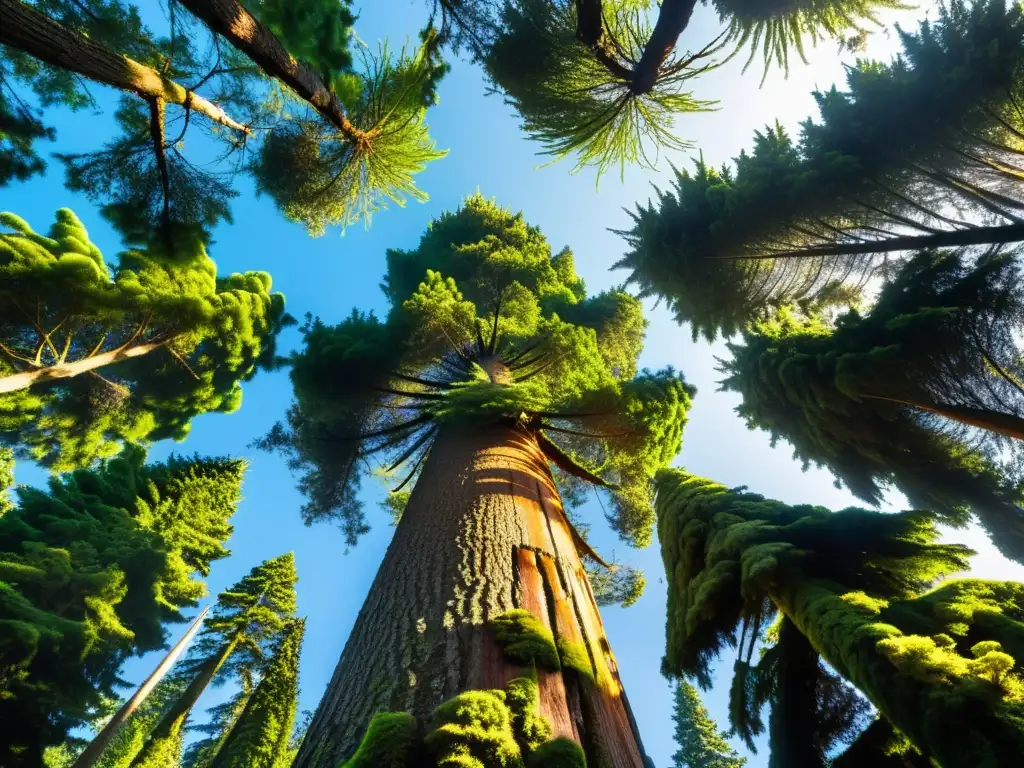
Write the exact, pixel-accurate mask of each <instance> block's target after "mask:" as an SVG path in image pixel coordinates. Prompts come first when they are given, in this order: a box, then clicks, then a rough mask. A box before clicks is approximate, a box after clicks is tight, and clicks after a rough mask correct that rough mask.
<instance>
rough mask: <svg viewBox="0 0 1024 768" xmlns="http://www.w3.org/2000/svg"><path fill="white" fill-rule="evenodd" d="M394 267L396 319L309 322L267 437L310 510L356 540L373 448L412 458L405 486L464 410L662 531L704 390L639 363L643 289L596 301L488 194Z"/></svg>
mask: <svg viewBox="0 0 1024 768" xmlns="http://www.w3.org/2000/svg"><path fill="white" fill-rule="evenodd" d="M387 263H388V269H387V273H386V276H385V279H384V282H383V286H382V287H383V289H384V292H385V294H386V295H387V297H388V299H389V300H390V304H391V307H390V311H389V313H388V316H387V318H386V320H385V321H381V320H378V319H377V318H376V317H374V316H373V315H361V314H359V313H354V314H353V315H351V316H350V317H349V318H347V319H345V320H344V321H342V322H341V323H340V324H338V325H337V326H334V327H330V326H327V325H326V324H324V323H323V322H322V321H320V320H319V319H317V320H313V319H309V321H308V322H307V323H306V325H305V327H304V328H303V332H304V334H305V345H304V348H303V350H302V351H301V352H299V353H297V354H295V355H293V357H292V360H291V362H292V382H293V384H294V387H295V395H296V399H295V402H294V404H293V405H292V407H291V408H290V409H289V412H288V417H287V422H288V423H287V426H286V425H284V424H278V425H277V426H275V427H274V429H273V430H272V431H271V432H270V434H268V435H267V436H266V437H265V438H264V439H263V440H261V441H259V442H258V445H259V446H260V447H262V448H265V449H270V450H281V451H282V452H284V453H285V455H286V456H287V457H288V459H289V463H290V466H291V467H292V468H293V469H294V470H295V471H297V472H298V473H299V474H300V480H299V485H300V488H301V489H302V490H303V491H304V492H305V494H306V499H307V501H306V505H305V506H304V508H303V516H304V518H305V520H306V521H307V522H312V521H316V520H324V519H333V520H337V521H338V522H339V524H340V526H341V528H342V529H343V531H344V532H345V534H346V538H347V540H348V542H349V543H350V544H354V543H355V542H356V540H357V539H358V537H359V535H361V534H362V533H363V532H364V531H365V530H366V520H365V517H364V516H363V512H362V508H361V506H360V504H359V501H358V499H357V491H358V488H359V483H360V478H361V474H362V472H363V469H364V465H365V462H364V461H363V459H366V458H368V457H370V456H374V457H375V458H378V460H380V459H379V457H380V456H384V457H386V458H387V459H388V461H390V462H391V463H390V466H387V468H386V469H385V473H390V472H393V471H395V470H397V469H398V468H399V467H402V466H403V465H404V466H405V467H407V468H408V469H407V472H408V474H407V476H406V478H405V480H403V481H402V482H401V483H400V484H399V488H397V489H396V490H403V489H404V488H405V486H406V484H407V483H408V482H411V481H412V480H413V479H414V478H415V477H416V476H417V472H418V471H419V469H420V467H421V466H422V463H423V461H424V460H425V457H426V455H427V453H428V452H429V450H430V446H431V444H432V440H433V437H434V435H435V434H436V431H437V430H438V429H442V428H446V425H450V424H451V423H452V421H453V419H454V420H457V421H458V422H459V423H460V425H465V424H466V423H467V422H470V423H473V424H478V425H487V424H495V423H505V424H510V423H514V424H517V425H518V426H519V428H521V429H524V430H526V432H527V434H530V435H532V436H533V437H534V438H535V439H537V441H538V446H539V447H541V449H542V450H543V451H544V452H545V454H546V455H547V456H548V457H549V458H550V459H551V461H552V463H553V464H555V466H556V467H557V468H558V470H559V471H560V472H561V473H563V474H564V475H568V476H575V477H577V478H580V479H581V481H585V482H591V483H593V482H597V483H599V484H601V485H603V487H605V488H606V489H607V490H608V492H609V493H610V495H611V501H612V503H611V512H610V515H609V520H610V522H611V525H612V526H613V527H614V528H615V530H617V531H618V532H619V533H620V535H621V536H622V538H623V539H624V540H626V541H627V542H628V543H630V544H633V545H636V546H644V545H645V544H646V543H648V542H649V541H650V536H651V529H652V527H653V521H654V516H653V512H652V510H651V490H650V486H651V480H652V478H653V476H654V473H655V472H656V471H657V470H658V468H660V467H661V466H664V465H666V464H667V463H668V462H669V461H670V460H671V458H672V457H673V456H674V455H675V454H676V453H677V452H678V450H679V448H680V445H681V439H682V429H683V426H684V424H685V422H686V411H687V409H688V408H689V405H690V401H691V398H692V396H693V394H694V389H693V387H691V386H690V385H688V384H687V383H686V382H685V380H684V379H683V377H682V376H681V375H680V374H678V373H677V372H675V371H673V370H671V369H666V370H663V371H659V372H656V373H652V372H650V371H646V370H645V371H641V372H639V373H637V366H636V361H637V358H638V356H639V352H640V347H641V344H642V341H643V333H644V320H643V317H642V313H641V307H640V303H639V301H638V300H637V299H635V298H634V297H632V296H629V295H628V294H626V293H624V292H623V291H621V290H615V291H609V292H606V293H602V294H599V295H597V296H594V297H591V298H588V297H587V295H586V291H585V288H584V285H583V281H582V280H581V279H580V278H579V276H578V275H577V274H576V271H575V268H574V266H573V258H572V254H571V252H569V251H568V249H565V250H563V251H561V252H557V253H552V250H551V248H550V246H549V244H548V243H547V241H546V239H545V238H544V236H543V235H542V234H541V233H540V231H539V230H538V229H537V228H535V227H532V226H530V225H528V224H527V223H526V222H525V221H524V219H523V217H522V215H521V214H512V213H511V212H509V211H508V210H506V209H503V208H500V207H499V206H497V205H496V204H495V203H493V202H491V201H488V200H485V199H484V198H483V197H482V196H480V195H474V196H472V197H470V198H468V199H467V200H466V201H465V203H464V204H463V206H462V207H461V208H460V209H459V210H458V211H456V212H454V213H444V214H442V215H441V216H440V217H439V218H438V219H437V220H435V221H434V222H433V223H432V224H431V226H430V227H429V228H428V230H427V231H426V232H425V233H424V235H423V236H422V238H421V240H420V243H419V246H418V247H417V248H415V249H413V250H409V251H400V250H391V251H388V254H387ZM382 463H383V462H382ZM595 473H598V474H595ZM634 584H635V582H634Z"/></svg>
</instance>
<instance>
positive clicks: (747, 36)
mask: <svg viewBox="0 0 1024 768" xmlns="http://www.w3.org/2000/svg"><path fill="white" fill-rule="evenodd" d="M440 5H441V8H442V18H443V19H444V21H445V22H447V24H448V26H449V27H453V26H454V27H456V28H458V29H459V30H460V31H461V33H462V34H461V36H459V37H458V38H457V41H458V42H465V41H467V40H468V42H469V46H468V47H469V48H470V49H471V50H472V51H473V53H474V55H475V57H476V58H477V59H479V60H480V61H481V62H482V63H483V64H484V67H485V69H486V70H487V74H488V77H489V78H490V80H491V81H492V82H493V83H494V85H495V86H496V87H497V89H498V90H500V91H501V92H503V93H505V95H506V96H507V99H508V102H509V103H510V104H511V105H512V106H513V107H514V108H515V109H516V111H517V112H518V113H519V115H520V117H521V118H522V121H523V128H524V130H525V131H526V132H527V133H528V134H530V135H531V136H532V137H533V138H535V139H537V140H538V141H540V142H541V144H542V145H543V146H544V152H545V153H546V154H550V155H553V156H554V157H555V158H556V159H560V158H563V157H566V156H568V155H571V154H575V155H576V160H577V166H576V168H577V170H578V169H579V168H582V167H584V166H594V167H596V168H597V170H598V173H599V174H600V173H603V172H604V171H606V170H608V169H609V168H612V167H614V166H616V165H618V166H619V167H620V168H623V169H624V167H625V165H626V164H627V163H630V164H636V163H639V164H643V165H648V166H653V164H654V162H655V160H656V159H657V156H658V152H659V150H662V149H683V148H687V147H690V146H692V145H691V144H690V143H689V142H687V141H685V140H683V139H680V138H679V137H678V129H676V128H675V127H674V126H673V122H674V121H675V119H676V118H677V117H679V116H680V115H682V114H686V113H689V112H700V111H707V110H709V109H711V108H712V107H713V105H714V102H711V101H706V100H701V99H697V98H694V96H693V94H692V92H690V91H688V90H685V89H688V88H689V87H690V86H691V81H692V80H694V79H695V78H698V77H699V76H700V75H702V74H704V73H706V72H708V71H709V70H711V69H714V68H715V67H717V66H718V65H719V64H720V63H722V62H723V61H724V60H726V59H728V58H730V57H731V56H732V55H735V53H737V52H739V51H741V50H742V49H744V48H749V49H750V59H749V60H748V64H749V63H750V61H752V60H753V58H754V57H755V56H756V55H757V53H758V51H759V50H760V51H761V52H762V54H763V59H764V64H765V73H767V70H768V67H769V65H770V64H772V63H775V64H777V65H778V66H779V67H781V68H783V69H786V70H788V67H789V60H790V52H791V51H795V52H796V54H797V55H799V56H800V57H801V58H803V56H804V47H805V45H806V44H807V43H811V44H814V43H816V42H817V41H818V40H820V39H824V38H828V37H840V38H841V37H843V36H844V35H852V34H856V33H864V32H865V31H866V30H865V25H870V24H872V23H875V24H877V20H876V16H875V14H876V13H877V12H878V11H879V10H882V9H885V8H902V7H906V6H904V5H903V4H902V3H900V2H899V0H785V1H784V2H775V3H768V4H765V3H754V2H747V1H745V0H716V2H715V3H714V6H715V9H716V10H717V11H718V15H719V17H720V19H721V20H722V23H723V26H724V27H725V28H724V30H723V31H722V33H721V34H720V35H718V36H717V37H716V38H714V39H713V40H711V41H706V40H705V41H700V43H699V45H696V46H693V45H691V46H690V47H689V49H688V50H686V51H685V52H684V51H682V50H679V49H678V39H679V37H680V35H681V34H682V33H683V31H684V30H685V29H686V28H687V27H688V25H689V23H690V18H691V15H692V14H693V10H694V7H695V6H696V0H664V2H661V3H658V4H657V11H655V7H656V4H655V3H653V2H650V0H639V1H638V0H576V1H574V2H570V1H569V0H514V1H513V2H508V3H505V4H504V5H503V6H502V7H501V8H500V10H499V9H497V8H494V7H493V6H492V5H491V4H488V3H480V4H479V5H480V7H479V8H478V7H476V6H477V5H478V4H476V3H470V4H468V5H469V6H472V11H471V12H470V13H468V14H467V13H466V12H465V10H464V7H463V6H464V4H462V3H458V2H452V1H450V0H441V2H440ZM444 12H447V13H444Z"/></svg>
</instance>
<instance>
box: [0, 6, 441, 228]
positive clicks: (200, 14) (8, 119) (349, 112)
mask: <svg viewBox="0 0 1024 768" xmlns="http://www.w3.org/2000/svg"><path fill="white" fill-rule="evenodd" d="M4 3H5V6H4V15H5V18H6V17H10V18H11V19H13V23H11V24H9V25H5V29H4V32H3V34H2V35H0V44H5V45H6V46H7V47H6V48H5V49H2V51H0V52H2V53H4V54H6V55H5V56H3V57H0V82H7V81H11V82H18V83H20V84H21V85H23V86H25V87H31V88H32V89H33V90H34V91H35V92H36V94H37V95H38V97H39V98H40V100H41V102H42V103H43V106H48V105H50V104H55V103H62V104H65V105H67V106H69V107H71V108H81V107H83V106H87V105H92V104H93V101H92V98H91V96H89V95H88V92H87V91H85V90H84V89H83V88H82V87H81V86H80V85H79V83H78V82H77V76H79V75H81V76H84V77H86V78H90V79H92V80H95V81H97V82H101V83H104V84H107V85H112V86H114V87H116V88H119V89H121V90H123V91H125V92H126V93H127V94H131V95H129V96H125V97H124V98H123V99H122V100H121V105H120V107H119V109H118V111H117V114H116V119H117V122H118V124H119V126H120V128H121V134H120V136H117V137H115V138H114V139H113V140H112V141H111V142H110V143H108V144H107V145H106V146H105V147H103V148H102V149H100V150H97V151H93V152H87V153H84V154H79V155H65V156H61V157H60V159H61V160H62V161H63V162H64V164H65V165H66V169H67V181H68V185H69V186H70V187H71V188H72V189H75V190H78V191H83V192H85V193H86V194H87V195H88V196H89V197H90V198H91V199H94V200H97V201H103V202H104V205H103V208H102V210H103V212H104V214H105V215H106V216H107V217H108V218H110V219H111V221H112V222H113V223H114V224H115V226H117V227H118V228H119V229H120V230H121V231H122V232H123V233H124V234H125V235H126V236H127V237H129V238H131V237H134V236H136V235H137V233H138V232H139V230H140V229H143V228H145V227H147V226H152V223H153V222H157V221H159V222H160V223H161V225H162V226H163V227H166V226H167V225H170V224H178V225H180V224H185V225H188V226H190V227H193V228H195V227H198V228H200V229H201V230H202V231H203V234H204V237H208V236H209V232H210V230H211V229H212V227H213V226H215V225H216V224H217V223H218V222H219V221H222V220H228V221H230V217H231V212H230V200H231V198H232V197H234V196H235V194H236V193H235V192H234V190H233V189H232V188H231V186H230V184H229V181H230V179H231V178H233V177H234V176H235V175H236V174H237V173H238V172H239V171H242V170H249V171H252V172H253V173H254V174H255V175H256V177H257V180H258V182H259V184H260V187H261V189H262V190H263V191H266V192H268V193H269V194H270V195H271V196H272V197H273V198H274V199H275V201H276V202H277V203H278V205H279V206H280V207H281V208H282V210H283V211H284V212H285V213H286V215H288V216H289V217H291V218H293V219H296V220H299V221H303V222H305V223H306V224H307V226H308V227H309V229H310V231H311V232H314V233H322V232H323V230H324V228H325V227H326V226H328V225H332V224H338V223H340V224H343V225H344V224H348V223H351V222H353V221H355V220H358V219H360V218H367V219H368V217H369V215H370V213H372V212H373V211H375V210H377V209H379V208H382V207H384V206H385V204H386V203H387V202H388V201H394V202H396V203H398V204H402V203H403V202H404V200H405V198H406V197H407V196H408V197H412V198H414V199H416V200H420V201H422V200H425V199H426V195H425V194H424V193H423V192H422V191H420V190H419V189H417V188H416V186H415V183H414V181H413V175H414V174H416V173H418V172H419V171H421V170H422V169H423V168H424V166H425V165H426V163H428V162H430V161H431V160H434V159H437V158H439V157H442V156H443V155H444V154H445V153H444V152H442V151H438V150H437V149H435V146H434V143H433V142H432V141H431V140H430V138H429V135H428V133H427V127H426V125H425V123H424V116H425V112H426V108H427V107H428V106H430V105H432V104H433V103H434V101H435V96H434V91H435V87H436V83H437V81H438V80H439V79H440V78H441V76H443V74H444V73H445V72H446V71H447V67H446V66H445V65H444V64H443V63H441V62H440V61H439V59H438V57H437V55H436V44H435V43H434V42H433V41H434V38H435V35H434V34H433V33H432V32H431V31H430V30H426V31H424V33H423V45H422V46H420V47H419V49H413V50H412V51H407V50H404V49H403V51H402V52H401V53H399V54H398V55H397V56H395V55H392V54H391V53H390V52H389V51H388V49H387V46H386V45H385V46H383V47H382V48H381V50H380V52H379V54H377V55H372V54H370V53H369V52H368V51H363V52H361V55H360V56H359V57H358V59H359V62H358V63H359V66H358V67H357V66H355V62H353V57H352V53H351V50H350V37H351V34H352V24H353V23H354V16H353V14H352V12H351V10H350V8H349V6H348V3H347V2H345V3H341V2H336V3H330V2H325V1H324V0H303V2H301V3H285V2H282V1H281V0H253V2H251V3H250V4H249V6H250V9H251V10H248V9H246V8H244V7H243V6H242V5H240V4H238V3H236V2H234V1H233V0H232V1H231V2H226V1H225V0H212V1H207V0H195V2H186V3H182V4H181V5H183V6H185V7H186V8H188V9H189V10H190V11H191V12H192V13H193V14H194V16H193V15H190V14H188V13H185V12H183V11H182V9H181V8H180V7H179V5H178V4H177V3H175V4H171V5H169V6H168V7H167V9H166V10H167V16H168V22H169V27H170V29H169V36H168V37H167V38H166V39H165V38H158V37H156V36H154V35H153V34H152V33H151V32H150V31H149V30H148V29H146V28H145V27H144V26H143V25H142V23H141V20H140V18H139V14H138V11H137V9H136V8H135V7H134V6H133V5H130V4H128V3H124V2H122V1H121V0H103V1H102V2H100V3H98V4H97V6H96V8H95V9H93V8H92V5H91V4H90V7H88V8H85V7H84V6H83V5H82V4H81V3H78V2H76V1H75V0H37V2H36V3H34V6H35V7H33V5H29V4H27V3H24V2H21V0H4ZM197 20H198V21H200V22H201V23H200V24H197V23H196V22H197ZM204 33H207V34H212V35H213V36H214V39H213V41H212V42H213V45H211V46H209V47H208V52H207V53H204V52H203V46H202V45H201V43H202V42H203V40H204V37H206V36H207V34H204ZM218 35H223V36H224V37H226V39H227V40H228V41H229V42H231V44H232V46H233V48H231V47H225V48H223V49H222V47H221V45H220V43H219V40H218V38H217V36H218ZM235 49H237V50H235ZM296 57H298V58H299V59H302V61H299V60H297V59H296ZM5 64H6V66H4V65H5ZM181 83H186V84H188V83H194V84H195V85H193V86H191V87H190V86H189V85H182V84H181ZM199 89H202V90H203V91H204V93H207V94H208V96H203V95H200V94H199V93H197V92H196V91H197V90H199ZM286 89H289V90H287V91H286ZM292 91H294V95H293V94H292ZM12 93H13V91H12ZM13 96H14V99H13V101H12V104H13V106H7V103H8V102H7V101H6V97H3V98H4V99H5V100H3V101H0V118H3V119H4V123H5V124H8V125H10V126H11V129H10V135H11V136H12V137H13V139H12V141H11V145H12V146H11V148H10V149H7V148H6V147H0V179H5V178H10V177H18V178H23V177H26V176H27V175H30V174H31V173H34V172H38V171H39V170H41V168H42V164H41V161H40V160H39V159H38V157H37V156H36V155H35V154H34V153H32V149H31V142H32V141H33V140H34V139H35V138H41V137H44V136H50V135H51V134H50V132H48V130H47V129H46V128H45V126H43V124H42V123H40V122H39V121H38V119H37V118H36V117H35V116H34V115H33V114H31V110H29V109H28V108H27V107H25V106H24V102H23V100H20V97H19V96H18V94H17V93H13ZM296 99H298V104H291V105H289V104H287V102H290V101H295V100H296ZM215 104H216V105H218V106H215ZM168 105H171V106H172V107H174V109H173V110H172V112H171V113H170V116H168V111H167V107H168ZM303 107H306V108H307V109H305V110H304V109H303ZM310 111H312V112H313V113H317V112H319V116H318V117H313V116H312V114H308V113H309V112H310ZM193 113H196V114H201V115H203V116H204V117H205V118H208V119H209V120H211V121H212V122H214V123H216V124H219V125H221V126H225V127H227V128H228V129H229V130H228V131H220V132H215V133H218V138H220V139H221V140H222V141H224V142H225V144H226V148H225V151H224V152H223V157H222V158H221V159H220V161H218V162H216V163H214V164H213V168H212V169H210V170H208V169H206V168H203V167H200V166H198V165H196V164H195V163H193V162H190V160H189V159H188V158H187V157H186V156H185V154H184V153H183V151H182V140H183V139H184V138H185V135H186V133H187V132H188V129H189V127H190V123H191V117H192V115H193ZM175 124H177V126H180V132H179V133H178V135H177V136H176V137H175V135H174V134H175V131H176V128H172V127H169V126H174V125H175ZM7 132H8V131H6V130H5V133H7ZM264 139H265V140H264ZM250 141H252V142H253V143H257V142H258V143H257V152H256V153H255V158H254V160H253V161H252V162H250V161H249V160H248V155H246V154H245V153H244V150H245V149H246V148H247V146H248V142H250ZM282 164H285V165H287V167H284V165H282ZM5 166H7V167H9V168H10V170H5ZM297 171H298V173H297Z"/></svg>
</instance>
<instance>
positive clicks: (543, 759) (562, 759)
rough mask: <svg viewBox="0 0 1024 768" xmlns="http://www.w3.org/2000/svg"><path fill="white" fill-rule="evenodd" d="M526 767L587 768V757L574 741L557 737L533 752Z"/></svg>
mask: <svg viewBox="0 0 1024 768" xmlns="http://www.w3.org/2000/svg"><path fill="white" fill-rule="evenodd" d="M526 765H527V768H587V756H586V755H584V754H583V748H582V747H581V746H580V745H579V744H577V743H576V742H575V741H573V740H572V739H567V738H566V737H565V736H559V737H558V738H557V739H554V740H552V741H549V742H547V743H546V744H543V745H542V746H541V747H539V748H538V749H537V750H535V751H534V752H533V753H532V754H531V755H530V759H529V760H527V761H526Z"/></svg>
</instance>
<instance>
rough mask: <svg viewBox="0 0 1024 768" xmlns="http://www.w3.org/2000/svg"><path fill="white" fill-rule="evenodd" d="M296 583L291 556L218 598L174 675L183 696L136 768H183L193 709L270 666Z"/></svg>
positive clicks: (255, 570)
mask: <svg viewBox="0 0 1024 768" xmlns="http://www.w3.org/2000/svg"><path fill="white" fill-rule="evenodd" d="M296 580H297V576H296V574H295V557H294V555H292V554H291V553H288V554H286V555H281V556H280V557H275V558H272V559H270V560H267V561H265V562H263V563H261V564H260V565H258V566H256V567H255V568H253V569H252V570H251V571H250V572H249V573H248V575H246V576H245V577H244V578H243V579H242V580H241V581H239V582H238V583H237V584H235V585H234V586H232V587H230V588H229V589H227V590H225V591H224V592H221V593H220V595H218V596H217V604H216V605H215V606H214V609H213V611H211V613H210V618H209V619H207V621H206V624H205V625H204V627H203V631H202V632H201V633H200V634H199V638H198V639H197V640H196V643H195V645H194V646H193V648H192V649H191V651H190V652H189V655H188V658H186V660H185V661H184V662H183V664H182V669H181V671H179V672H177V673H176V674H175V677H176V678H177V679H178V680H180V681H182V682H183V684H184V690H183V691H182V693H181V694H180V695H179V696H178V697H177V698H176V699H175V700H174V702H173V703H171V704H170V706H169V707H168V708H167V710H166V711H165V712H164V713H163V715H162V716H161V718H160V721H159V722H158V723H157V724H156V726H155V727H154V728H153V731H152V732H151V733H150V735H149V738H148V739H147V741H146V743H145V745H144V746H143V748H142V749H141V750H140V751H139V753H138V754H137V755H135V757H134V759H133V760H132V761H131V763H130V765H131V767H132V768H168V767H169V766H176V765H178V764H179V762H180V760H181V752H182V737H183V734H184V728H185V722H186V720H187V719H188V717H189V715H190V714H191V712H192V708H193V707H194V706H195V704H196V702H197V701H198V700H199V697H200V696H202V694H203V691H205V690H206V688H207V686H209V685H210V683H214V682H222V681H225V680H228V679H231V678H235V679H239V678H245V677H251V676H252V675H253V674H254V673H255V672H256V671H257V670H258V669H259V668H260V667H261V665H263V664H264V663H265V657H266V653H267V651H268V649H269V648H271V647H273V645H274V644H275V643H276V641H277V640H278V639H279V637H280V636H281V633H282V632H283V630H285V629H286V628H287V627H288V626H289V624H290V622H291V619H292V618H293V615H294V613H295V582H296ZM289 727H290V726H289ZM285 730H287V729H285Z"/></svg>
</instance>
